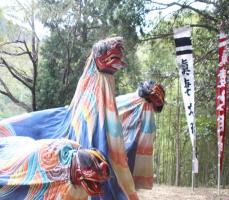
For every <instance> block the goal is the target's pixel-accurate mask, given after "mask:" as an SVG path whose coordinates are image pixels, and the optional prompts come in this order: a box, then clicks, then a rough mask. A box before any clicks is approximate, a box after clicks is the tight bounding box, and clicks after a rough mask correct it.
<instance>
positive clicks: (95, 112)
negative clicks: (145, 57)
mask: <svg viewBox="0 0 229 200" xmlns="http://www.w3.org/2000/svg"><path fill="white" fill-rule="evenodd" d="M122 50H123V39H122V38H121V37H115V38H108V39H105V40H102V41H99V42H98V43H96V44H95V45H94V46H93V49H92V53H91V55H90V57H89V59H88V61H87V65H86V68H85V69H84V72H83V74H82V76H81V78H80V80H79V83H78V85H77V88H76V92H75V95H74V98H73V100H72V102H71V104H70V106H69V107H63V108H55V109H49V110H44V111H38V112H33V113H28V114H25V115H21V116H18V117H13V118H9V119H5V120H3V121H2V122H1V124H0V135H1V136H10V135H17V136H29V137H32V138H34V139H44V138H68V139H71V140H75V141H77V142H78V143H79V144H80V145H81V146H82V147H84V148H91V147H94V148H96V149H99V150H100V151H101V152H103V154H104V155H105V157H107V158H108V160H109V163H110V165H111V169H112V170H111V178H110V179H109V181H108V182H106V183H105V184H104V195H103V197H100V199H104V200H108V199H109V200H116V199H117V200H126V199H129V200H135V199H138V197H137V194H136V191H135V186H134V182H133V178H132V175H131V173H130V170H129V167H128V162H127V155H126V152H125V148H124V141H123V133H122V125H121V122H120V121H119V116H118V112H117V107H116V102H115V82H114V77H113V74H114V73H115V72H116V71H117V70H119V69H120V68H122V67H123V66H124V65H125V63H124V62H122V57H123V53H122ZM91 198H93V199H96V198H94V197H91ZM98 199H99V198H98Z"/></svg>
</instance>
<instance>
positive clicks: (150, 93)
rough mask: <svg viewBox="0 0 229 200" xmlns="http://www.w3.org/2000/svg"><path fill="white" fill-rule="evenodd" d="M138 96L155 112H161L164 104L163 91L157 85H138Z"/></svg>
mask: <svg viewBox="0 0 229 200" xmlns="http://www.w3.org/2000/svg"><path fill="white" fill-rule="evenodd" d="M138 94H139V96H140V97H143V98H145V99H146V100H147V101H148V102H149V103H152V104H153V108H154V110H155V111H156V112H161V111H162V109H163V106H164V103H165V91H164V89H163V87H162V86H161V85H160V84H159V83H155V82H154V81H144V82H141V83H140V84H139V87H138Z"/></svg>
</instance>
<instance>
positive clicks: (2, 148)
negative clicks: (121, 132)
mask: <svg viewBox="0 0 229 200" xmlns="http://www.w3.org/2000/svg"><path fill="white" fill-rule="evenodd" d="M108 177H109V165H108V163H107V161H106V160H105V158H104V157H103V155H102V154H101V153H100V152H98V151H96V150H94V149H80V148H79V145H78V144H77V143H76V142H74V141H71V140H66V139H44V140H34V139H32V138H29V137H20V136H17V137H15V136H12V137H4V138H1V140H0V199H1V200H10V199H12V200H13V199H14V200H35V199H37V200H40V199H43V200H57V199H59V200H86V199H87V197H88V195H101V194H102V190H101V184H102V183H103V182H104V181H106V180H107V179H108Z"/></svg>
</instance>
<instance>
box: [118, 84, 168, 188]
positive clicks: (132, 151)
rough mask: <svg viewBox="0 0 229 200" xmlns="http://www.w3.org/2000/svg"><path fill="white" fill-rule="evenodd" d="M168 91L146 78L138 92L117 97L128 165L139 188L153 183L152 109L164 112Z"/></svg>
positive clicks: (147, 186)
mask: <svg viewBox="0 0 229 200" xmlns="http://www.w3.org/2000/svg"><path fill="white" fill-rule="evenodd" d="M164 98H165V92H164V89H163V87H162V86H161V85H160V84H159V83H155V82H153V81H144V82H141V83H140V84H139V87H138V90H137V92H134V93H129V94H126V95H121V96H118V97H117V98H116V102H117V108H118V113H119V116H120V119H121V121H122V127H123V135H124V143H125V149H126V152H127V157H128V164H129V168H130V170H131V173H132V175H133V178H134V182H135V187H136V188H145V189H151V188H152V186H153V157H152V156H153V138H154V136H155V131H156V127H155V121H154V116H153V112H161V111H162V108H163V105H164Z"/></svg>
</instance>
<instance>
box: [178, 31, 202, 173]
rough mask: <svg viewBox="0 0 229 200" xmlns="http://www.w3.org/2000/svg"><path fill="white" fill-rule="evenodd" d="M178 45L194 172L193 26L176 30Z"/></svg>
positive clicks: (194, 169)
mask: <svg viewBox="0 0 229 200" xmlns="http://www.w3.org/2000/svg"><path fill="white" fill-rule="evenodd" d="M174 39H175V45H176V60H177V64H178V67H179V76H180V82H181V90H182V96H183V101H184V107H185V113H186V118H187V123H188V130H189V135H190V139H191V143H192V147H193V151H194V152H193V154H194V156H193V172H194V173H198V161H197V158H196V155H195V148H196V147H195V146H196V145H195V143H196V127H195V102H194V92H195V87H194V67H193V55H192V42H191V28H190V27H182V28H179V29H175V30H174Z"/></svg>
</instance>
